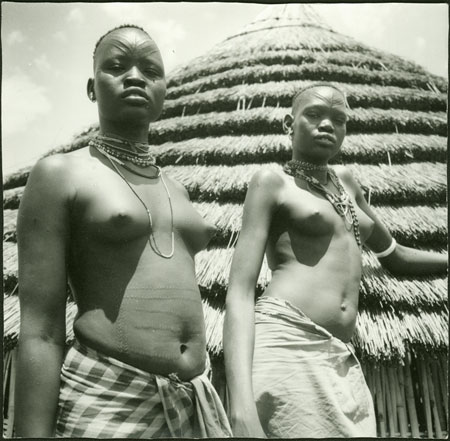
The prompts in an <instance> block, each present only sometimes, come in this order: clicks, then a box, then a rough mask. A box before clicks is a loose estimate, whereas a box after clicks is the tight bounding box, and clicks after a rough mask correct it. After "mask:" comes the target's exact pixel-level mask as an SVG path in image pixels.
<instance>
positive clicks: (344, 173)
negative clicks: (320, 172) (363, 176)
mask: <svg viewBox="0 0 450 441" xmlns="http://www.w3.org/2000/svg"><path fill="white" fill-rule="evenodd" d="M333 170H334V171H335V172H336V174H337V175H338V177H339V178H340V179H341V180H342V181H344V182H345V183H346V184H347V185H349V186H351V187H359V186H358V183H357V182H356V180H355V178H354V177H353V175H352V174H351V172H350V170H349V169H348V168H347V167H345V166H344V165H334V166H333Z"/></svg>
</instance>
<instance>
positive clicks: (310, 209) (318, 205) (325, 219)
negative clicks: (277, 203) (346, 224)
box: [287, 195, 336, 235]
mask: <svg viewBox="0 0 450 441" xmlns="http://www.w3.org/2000/svg"><path fill="white" fill-rule="evenodd" d="M308 196H309V195H308ZM287 209H288V218H289V223H290V227H291V228H293V229H295V230H300V232H301V234H302V235H305V234H307V235H308V234H311V235H326V234H330V233H332V232H333V231H334V223H335V222H336V212H335V211H334V210H333V207H332V206H331V205H330V203H329V202H328V201H326V200H322V199H319V198H317V197H314V196H312V197H307V198H306V197H305V200H304V203H303V204H299V203H295V202H294V203H292V204H289V206H288V207H287Z"/></svg>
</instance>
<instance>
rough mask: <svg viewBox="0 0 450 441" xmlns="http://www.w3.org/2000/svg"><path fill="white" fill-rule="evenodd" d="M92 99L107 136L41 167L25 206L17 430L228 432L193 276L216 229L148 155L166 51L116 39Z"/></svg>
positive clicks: (48, 433) (145, 41) (115, 35)
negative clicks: (70, 315) (70, 341)
mask: <svg viewBox="0 0 450 441" xmlns="http://www.w3.org/2000/svg"><path fill="white" fill-rule="evenodd" d="M87 91H88V97H89V99H90V100H91V101H92V102H96V103H97V104H98V113H99V122H100V130H99V134H98V135H97V136H95V137H94V138H93V139H92V140H91V141H90V142H89V146H88V147H87V148H83V149H80V150H77V151H73V152H70V153H68V154H64V155H63V154H60V155H53V156H50V157H47V158H45V159H43V160H41V161H39V162H38V163H37V165H36V166H35V167H34V169H33V170H32V173H31V174H30V177H29V179H28V183H27V187H26V189H25V192H24V195H23V198H22V201H21V204H20V210H19V217H18V227H17V230H18V247H19V280H20V304H21V329H20V340H19V353H18V368H17V383H16V397H17V398H16V403H17V404H16V434H17V435H18V436H23V437H42V438H47V437H52V436H55V434H56V435H57V436H63V437H74V438H79V437H91V438H112V437H122V438H128V437H132V438H152V437H157V438H164V437H178V438H179V437H206V436H207V437H224V436H229V435H230V434H231V432H230V428H229V424H228V422H227V420H226V417H225V413H224V410H223V408H222V407H221V403H220V400H219V399H218V396H217V394H216V393H215V391H214V389H213V388H212V385H211V383H210V382H209V380H208V378H207V376H206V374H205V372H206V369H207V367H208V366H207V364H208V359H207V353H206V339H205V324H204V317H203V309H202V303H201V298H200V293H199V289H198V286H197V283H196V279H195V268H194V255H195V254H196V253H197V252H198V251H199V250H201V249H203V248H204V247H205V246H206V245H207V243H208V241H209V240H210V238H211V236H212V234H213V233H214V231H215V228H214V226H212V225H210V224H208V223H207V222H206V221H205V220H204V219H203V218H202V217H201V216H200V215H199V214H198V213H197V212H196V211H195V209H194V208H193V206H192V204H191V202H190V201H189V197H188V194H187V192H186V190H185V188H184V187H183V186H182V185H181V184H179V183H177V182H176V181H174V180H173V179H171V178H169V177H168V176H166V175H165V174H164V173H163V172H162V171H161V170H160V168H159V167H157V166H156V165H155V163H154V159H153V158H152V157H151V155H150V152H149V145H148V126H149V124H150V123H151V122H152V121H155V120H156V119H157V118H158V116H159V115H160V113H161V111H162V106H163V102H164V97H165V92H166V82H165V74H164V66H163V62H162V59H161V55H160V52H159V49H158V47H157V45H156V43H155V42H154V41H153V40H152V39H151V38H150V37H149V35H148V34H147V33H146V32H145V31H144V30H143V29H141V28H138V27H136V26H134V25H124V26H120V27H118V28H114V29H113V30H111V31H109V32H108V33H106V34H105V35H104V36H103V37H101V38H100V40H99V41H98V43H97V45H96V47H95V50H94V77H93V78H91V79H89V81H88V85H87ZM67 282H69V284H70V287H71V291H72V293H73V296H74V299H75V301H76V303H77V307H78V312H77V316H76V317H75V320H74V335H75V339H76V341H75V344H74V346H73V347H72V348H70V349H69V351H68V353H67V355H66V356H65V357H64V349H65V339H66V326H65V310H66V297H67V295H66V293H67V290H66V286H67Z"/></svg>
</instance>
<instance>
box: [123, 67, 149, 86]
mask: <svg viewBox="0 0 450 441" xmlns="http://www.w3.org/2000/svg"><path fill="white" fill-rule="evenodd" d="M124 86H125V87H130V86H135V87H145V80H144V78H143V75H142V72H141V71H140V70H139V68H138V67H137V66H132V67H131V68H130V70H129V71H128V72H127V76H126V77H125V80H124Z"/></svg>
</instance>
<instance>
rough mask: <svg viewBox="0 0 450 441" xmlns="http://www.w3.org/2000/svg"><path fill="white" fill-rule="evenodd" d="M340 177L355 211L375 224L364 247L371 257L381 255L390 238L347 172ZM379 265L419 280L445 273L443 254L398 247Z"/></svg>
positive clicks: (444, 255) (445, 256) (389, 242)
mask: <svg viewBox="0 0 450 441" xmlns="http://www.w3.org/2000/svg"><path fill="white" fill-rule="evenodd" d="M341 176H342V178H343V180H345V181H346V182H347V183H348V184H349V185H351V186H352V188H353V189H354V191H355V199H356V202H357V204H358V206H359V208H361V210H362V211H364V213H366V214H367V215H368V216H369V217H370V218H371V219H372V220H373V221H374V222H375V226H374V229H373V231H372V234H371V235H370V237H369V238H368V239H367V241H366V243H365V245H366V246H368V247H369V248H370V249H371V250H372V251H374V252H375V253H381V252H382V251H384V250H386V249H388V248H389V246H390V245H391V243H392V236H391V234H390V233H389V231H388V229H387V228H386V227H385V226H384V225H383V224H382V223H381V221H380V220H379V219H378V218H377V216H376V215H375V213H374V212H373V210H372V209H371V208H370V206H369V204H368V203H367V201H366V199H365V198H364V195H363V192H362V190H361V187H360V186H359V185H358V183H357V182H356V181H355V180H354V178H353V177H352V176H351V174H350V173H349V172H348V171H344V172H342V174H341ZM379 261H380V263H381V265H382V266H383V267H384V268H386V269H388V270H389V271H390V272H392V273H393V274H395V275H415V276H419V275H429V274H439V273H445V272H446V271H447V255H446V254H440V253H436V252H429V251H422V250H416V249H414V248H409V247H406V246H403V245H400V244H397V245H396V246H395V248H394V250H393V251H392V253H390V254H389V255H387V256H385V257H380V258H379Z"/></svg>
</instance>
